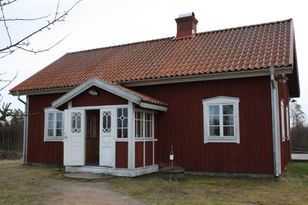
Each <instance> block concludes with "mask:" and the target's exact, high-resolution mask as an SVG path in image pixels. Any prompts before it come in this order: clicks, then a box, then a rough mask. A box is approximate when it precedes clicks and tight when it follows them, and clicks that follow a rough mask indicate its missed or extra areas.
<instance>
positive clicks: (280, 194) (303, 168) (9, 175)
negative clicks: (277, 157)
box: [0, 160, 308, 205]
mask: <svg viewBox="0 0 308 205" xmlns="http://www.w3.org/2000/svg"><path fill="white" fill-rule="evenodd" d="M78 182H79V181H78V180H77V181H76V180H70V179H65V178H63V175H62V173H61V172H59V170H58V169H57V168H55V167H38V166H21V165H20V162H19V161H7V160H4V161H0V204H41V203H44V202H46V201H48V200H49V199H51V197H54V196H60V195H61V196H63V195H64V193H63V192H62V191H61V190H57V189H53V188H48V187H49V185H51V184H53V185H55V184H60V183H62V184H65V183H67V184H77V183H78ZM86 183H104V184H106V185H107V186H109V187H110V188H111V189H113V190H115V191H117V192H120V193H122V194H124V195H128V196H131V197H133V198H136V199H139V200H141V201H143V202H145V203H146V204H162V205H165V204H179V205H182V204H207V205H220V204H222V205H224V204H245V205H261V204H264V205H267V204H270V205H272V204H273V205H275V204H276V205H280V204H281V205H297V204H298V205H299V204H300V205H302V204H308V163H294V162H292V163H289V165H288V167H287V170H286V171H285V172H284V174H283V176H282V177H281V178H279V179H275V178H244V177H240V178H232V177H204V176H192V175H186V176H185V179H184V180H181V181H168V180H164V179H162V178H161V177H160V175H159V174H152V175H148V176H142V177H137V178H121V177H113V178H109V179H104V180H99V182H98V181H88V182H86ZM81 191H82V190H81ZM64 196H65V195H64Z"/></svg>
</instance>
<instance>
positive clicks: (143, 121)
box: [134, 109, 154, 139]
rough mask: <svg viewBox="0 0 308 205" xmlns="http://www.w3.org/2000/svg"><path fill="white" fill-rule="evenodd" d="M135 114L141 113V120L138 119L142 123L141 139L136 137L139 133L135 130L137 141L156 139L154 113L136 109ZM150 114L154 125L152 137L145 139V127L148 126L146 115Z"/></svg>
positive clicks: (152, 126) (152, 125)
mask: <svg viewBox="0 0 308 205" xmlns="http://www.w3.org/2000/svg"><path fill="white" fill-rule="evenodd" d="M134 111H135V113H136V112H139V113H141V119H138V120H139V121H141V122H142V135H141V137H136V134H137V131H136V130H135V136H134V137H135V139H154V112H151V111H147V110H142V109H135V110H134ZM146 113H147V114H150V115H151V116H152V123H151V129H152V130H151V136H150V137H145V130H146V129H145V126H146V123H145V122H146V120H145V114H146ZM134 120H135V123H136V121H137V119H136V114H135V119H134ZM135 128H136V126H135V127H134V129H135Z"/></svg>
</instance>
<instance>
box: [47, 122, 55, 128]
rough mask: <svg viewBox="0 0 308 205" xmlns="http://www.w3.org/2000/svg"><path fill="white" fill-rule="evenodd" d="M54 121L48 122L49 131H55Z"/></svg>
mask: <svg viewBox="0 0 308 205" xmlns="http://www.w3.org/2000/svg"><path fill="white" fill-rule="evenodd" d="M53 127H54V121H48V129H53Z"/></svg>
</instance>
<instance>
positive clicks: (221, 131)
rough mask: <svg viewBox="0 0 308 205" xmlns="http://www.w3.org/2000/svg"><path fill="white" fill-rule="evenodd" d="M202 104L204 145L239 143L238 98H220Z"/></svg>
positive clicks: (207, 100)
mask: <svg viewBox="0 0 308 205" xmlns="http://www.w3.org/2000/svg"><path fill="white" fill-rule="evenodd" d="M202 103H203V120H204V143H209V142H230V143H239V142H240V135H239V109H238V104H239V98H234V97H224V96H220V97H215V98H209V99H205V100H203V101H202Z"/></svg>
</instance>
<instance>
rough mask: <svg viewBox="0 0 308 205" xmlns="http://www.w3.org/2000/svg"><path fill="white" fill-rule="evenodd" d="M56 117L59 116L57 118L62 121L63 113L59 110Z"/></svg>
mask: <svg viewBox="0 0 308 205" xmlns="http://www.w3.org/2000/svg"><path fill="white" fill-rule="evenodd" d="M56 118H57V120H61V121H62V113H60V112H58V113H57V114H56Z"/></svg>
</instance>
